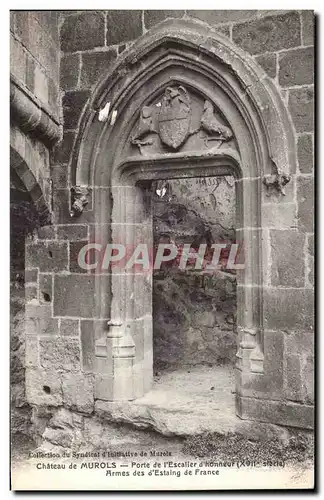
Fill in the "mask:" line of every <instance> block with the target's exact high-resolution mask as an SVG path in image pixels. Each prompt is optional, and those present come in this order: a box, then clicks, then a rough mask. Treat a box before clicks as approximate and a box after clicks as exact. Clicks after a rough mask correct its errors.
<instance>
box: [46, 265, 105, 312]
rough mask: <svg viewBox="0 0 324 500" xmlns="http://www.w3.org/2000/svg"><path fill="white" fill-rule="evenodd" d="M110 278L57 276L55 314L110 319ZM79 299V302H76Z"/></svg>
mask: <svg viewBox="0 0 324 500" xmlns="http://www.w3.org/2000/svg"><path fill="white" fill-rule="evenodd" d="M109 283H110V276H108V275H107V276H100V277H98V276H95V275H89V274H88V275H87V274H78V275H77V274H71V275H69V276H55V279H54V314H55V316H70V317H77V318H93V317H100V316H101V317H103V318H108V317H109V315H108V316H107V314H108V312H107V311H108V306H109V304H110V294H109ZM75 297H78V300H75Z"/></svg>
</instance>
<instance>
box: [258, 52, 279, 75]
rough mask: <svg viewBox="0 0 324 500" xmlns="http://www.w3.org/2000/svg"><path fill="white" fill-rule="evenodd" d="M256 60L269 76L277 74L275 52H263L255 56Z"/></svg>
mask: <svg viewBox="0 0 324 500" xmlns="http://www.w3.org/2000/svg"><path fill="white" fill-rule="evenodd" d="M255 60H256V62H257V63H258V64H260V66H261V67H262V68H263V69H264V71H265V72H266V73H267V74H268V75H269V76H270V78H275V77H276V74H277V56H276V54H263V55H261V56H258V57H256V58H255Z"/></svg>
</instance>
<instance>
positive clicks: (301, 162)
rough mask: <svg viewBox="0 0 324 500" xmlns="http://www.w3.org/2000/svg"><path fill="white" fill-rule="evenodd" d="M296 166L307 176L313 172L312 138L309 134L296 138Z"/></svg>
mask: <svg viewBox="0 0 324 500" xmlns="http://www.w3.org/2000/svg"><path fill="white" fill-rule="evenodd" d="M297 146H298V166H299V171H300V172H301V173H303V174H308V173H311V172H312V171H313V167H314V152H313V137H312V135H310V134H304V135H300V136H299V137H298V144H297Z"/></svg>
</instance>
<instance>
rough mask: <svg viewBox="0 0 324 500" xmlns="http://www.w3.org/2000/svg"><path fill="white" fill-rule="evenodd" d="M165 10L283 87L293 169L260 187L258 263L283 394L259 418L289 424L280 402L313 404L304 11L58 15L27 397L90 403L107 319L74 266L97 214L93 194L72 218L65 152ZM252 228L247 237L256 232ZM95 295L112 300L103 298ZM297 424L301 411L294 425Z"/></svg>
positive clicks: (307, 18)
mask: <svg viewBox="0 0 324 500" xmlns="http://www.w3.org/2000/svg"><path fill="white" fill-rule="evenodd" d="M170 16H171V17H175V18H179V17H191V18H194V19H196V20H197V22H201V23H202V25H203V24H204V23H206V22H207V21H208V23H209V24H210V25H211V26H212V29H213V30H215V31H216V32H219V33H221V34H223V35H225V36H226V37H229V38H230V40H231V41H233V42H234V43H235V44H237V45H238V46H239V47H241V48H243V49H244V50H245V51H246V52H247V53H250V54H251V55H252V56H253V58H254V60H255V61H256V62H257V63H258V64H259V65H260V66H262V67H263V68H264V70H265V72H266V73H267V74H268V75H269V77H270V78H271V81H272V84H273V86H274V87H276V88H277V89H278V90H279V91H280V93H281V95H282V98H283V102H284V105H285V106H286V107H287V109H288V111H289V112H290V116H291V120H292V123H293V127H294V133H295V142H296V150H297V153H298V165H297V170H296V174H293V175H292V177H291V180H290V182H289V183H288V184H287V186H286V188H285V189H286V194H285V195H284V196H280V197H278V194H277V192H275V190H274V191H272V188H271V187H270V188H269V189H267V190H266V189H265V188H264V192H263V194H262V196H263V198H264V199H263V201H265V203H264V204H263V213H262V240H263V245H264V250H265V251H267V252H268V257H269V258H268V262H269V266H268V267H267V268H266V269H264V270H263V272H264V275H265V288H264V291H263V300H264V302H263V314H264V318H265V322H264V328H265V350H266V352H267V353H268V358H267V359H266V360H265V369H266V373H267V375H266V377H265V380H264V384H265V387H267V390H271V391H272V395H273V397H274V399H275V400H276V401H275V403H276V404H277V402H278V401H279V406H276V409H274V410H272V406H271V405H272V404H274V403H273V402H269V403H267V404H264V408H265V410H264V411H265V412H266V413H265V416H264V415H263V416H262V418H268V417H267V415H270V414H271V415H273V417H272V418H273V420H274V421H277V422H279V423H283V424H285V423H287V422H288V420H289V419H288V420H287V419H286V417H285V416H283V414H282V413H281V412H280V408H281V407H280V405H281V404H282V405H285V404H286V403H287V404H291V405H295V403H302V404H303V405H311V404H312V402H313V393H312V387H313V353H314V351H313V325H312V322H313V310H312V308H313V281H314V278H313V271H312V269H313V259H314V250H313V239H314V227H313V204H314V198H313V196H314V195H313V186H314V179H313V148H314V138H313V133H314V119H313V118H314V117H313V113H314V87H313V71H312V58H313V14H312V13H311V12H310V11H303V12H301V11H233V12H228V11H188V12H185V11H177V12H176V13H175V12H168V11H155V12H154V11H144V12H143V11H132V12H131V13H130V12H127V11H110V12H109V11H107V12H106V11H84V12H79V11H75V12H71V11H67V12H63V13H60V44H61V45H60V46H61V71H60V86H61V89H62V109H63V123H64V129H63V132H64V135H63V140H62V141H61V142H60V143H59V145H58V146H57V147H56V148H55V150H54V152H53V154H51V179H52V182H53V210H54V225H52V226H48V227H46V228H43V229H42V231H40V232H39V233H38V236H35V238H34V239H33V240H30V241H29V242H28V245H27V256H26V259H27V266H28V275H29V278H28V283H29V287H30V288H31V289H32V290H34V296H33V297H32V296H30V300H29V301H28V303H27V304H26V317H27V344H26V348H27V360H26V363H27V378H26V383H27V394H28V399H29V401H30V402H31V403H32V404H33V405H35V406H42V405H49V406H57V407H59V406H62V405H64V406H66V407H67V408H73V409H77V410H80V411H84V412H85V413H91V411H92V410H93V401H94V389H93V376H92V369H93V366H94V341H95V339H94V336H93V331H95V338H96V339H99V338H100V337H101V336H102V335H103V334H104V333H105V331H106V330H105V327H106V323H107V322H106V320H107V318H105V317H103V316H102V312H101V310H106V308H105V306H106V304H103V303H102V301H101V307H102V309H100V308H98V302H100V301H98V300H96V298H98V297H99V296H101V297H105V295H104V294H101V290H100V289H98V283H97V282H96V281H95V277H94V276H93V275H92V274H90V273H89V274H87V275H85V274H84V273H81V272H80V269H79V268H77V267H76V265H75V262H76V255H77V252H78V250H79V249H80V246H81V245H83V244H84V243H85V242H87V241H88V240H90V241H91V240H92V239H93V228H94V214H93V212H92V211H91V203H89V205H87V207H86V208H85V210H84V212H83V214H82V215H81V216H80V217H79V218H78V219H76V218H73V217H71V215H70V189H71V187H72V183H73V179H72V173H71V170H70V165H71V152H72V147H73V144H74V141H75V138H76V136H77V134H78V131H79V126H80V119H81V116H82V113H83V110H84V108H85V106H86V104H87V102H88V99H89V97H90V96H91V95H92V93H93V91H94V88H95V86H96V84H97V82H99V81H100V80H101V79H102V78H103V77H104V76H105V75H107V74H108V73H109V71H110V69H111V67H112V65H113V63H114V62H115V61H116V60H118V57H119V55H120V54H121V52H122V51H123V50H125V48H126V47H128V46H129V45H131V44H132V43H133V42H134V41H135V39H136V38H137V37H139V36H140V35H141V34H143V33H145V32H146V31H147V30H149V29H150V28H151V27H152V26H154V25H156V24H157V23H159V22H160V21H162V20H164V19H165V18H166V17H170ZM303 61H304V62H305V63H304V64H302V62H303ZM97 111H98V110H95V112H97ZM85 146H86V145H85ZM88 153H89V155H90V152H88ZM103 191H104V190H102V191H101V193H102V192H103ZM97 195H98V196H99V194H98V193H97V194H96V196H97ZM101 195H102V194H101ZM102 196H103V195H102ZM251 199H252V198H251ZM102 200H104V201H102V206H101V210H102V211H107V213H108V212H109V210H110V208H111V207H110V205H109V204H110V197H109V196H106V197H105V198H104V197H103V198H102ZM250 202H251V203H252V201H251V200H249V203H250ZM104 203H106V205H103V204H104ZM211 203H212V202H211ZM249 235H250V236H251V239H252V237H253V234H252V230H251V231H250V233H249ZM251 265H254V264H251ZM105 280H106V281H107V282H109V276H107V277H103V279H102V281H101V285H100V286H102V287H103V289H105V286H106V285H105V283H104V282H105ZM103 300H106V301H107V302H109V297H106V299H105V298H103ZM104 316H105V315H104ZM247 391H248V389H247ZM256 392H257V391H256ZM261 392H262V390H261ZM246 399H249V404H251V405H252V406H253V404H257V403H258V400H257V399H253V398H252V397H249V398H246ZM262 401H263V400H262ZM291 402H292V403H291ZM277 408H279V409H278V410H277ZM289 408H290V407H289ZM294 408H295V406H294ZM299 408H300V407H299V406H298V409H297V410H296V412H297V413H298V411H299ZM303 408H304V407H303ZM305 408H306V406H305ZM307 409H308V407H307V408H306V409H305V411H306V410H307ZM276 411H277V413H276ZM301 411H303V409H302V410H301ZM251 412H252V413H253V408H252V410H251ZM297 413H296V415H297ZM294 415H295V413H294ZM301 415H303V414H302V413H301ZM294 418H295V417H294ZM294 418H293V417H291V418H290V420H289V422H292V421H293V419H294ZM296 418H297V417H296ZM296 418H295V420H296ZM297 420H298V419H297ZM306 420H307V419H306ZM303 422H304V421H303V417H302V416H301V420H300V425H303ZM294 425H295V424H294ZM305 425H306V424H305ZM307 425H308V424H307Z"/></svg>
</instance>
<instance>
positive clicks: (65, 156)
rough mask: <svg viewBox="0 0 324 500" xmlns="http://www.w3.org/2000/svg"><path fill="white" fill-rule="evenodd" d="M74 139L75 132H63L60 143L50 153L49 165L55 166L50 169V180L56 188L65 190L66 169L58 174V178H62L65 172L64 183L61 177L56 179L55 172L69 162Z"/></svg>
mask: <svg viewBox="0 0 324 500" xmlns="http://www.w3.org/2000/svg"><path fill="white" fill-rule="evenodd" d="M74 139H75V132H69V131H66V130H64V134H63V139H62V141H60V142H59V143H58V144H57V145H56V146H55V147H54V148H53V150H52V151H51V156H50V161H51V165H55V168H53V169H52V178H53V183H54V185H55V187H56V188H65V187H66V186H67V173H68V170H67V169H66V168H65V169H63V168H62V173H61V174H60V176H62V175H63V171H65V172H66V175H65V177H64V179H66V180H65V181H63V180H61V177H58V176H57V174H56V172H55V171H56V169H57V168H59V166H61V165H62V164H64V163H68V162H69V159H70V155H71V152H72V148H73V144H74Z"/></svg>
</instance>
